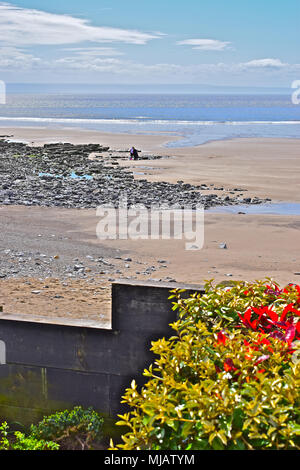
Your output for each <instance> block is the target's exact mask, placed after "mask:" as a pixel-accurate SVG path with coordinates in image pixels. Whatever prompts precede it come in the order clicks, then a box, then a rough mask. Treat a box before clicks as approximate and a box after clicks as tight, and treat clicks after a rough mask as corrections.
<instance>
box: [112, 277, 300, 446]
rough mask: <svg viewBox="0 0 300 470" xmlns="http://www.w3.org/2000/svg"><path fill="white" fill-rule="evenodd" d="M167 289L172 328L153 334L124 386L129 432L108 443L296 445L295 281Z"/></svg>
mask: <svg viewBox="0 0 300 470" xmlns="http://www.w3.org/2000/svg"><path fill="white" fill-rule="evenodd" d="M171 297H172V298H173V299H174V298H175V300H176V301H175V302H174V309H177V310H178V311H179V312H178V314H179V319H178V321H176V322H175V323H173V324H172V325H171V326H172V328H173V330H174V331H175V333H176V335H175V336H172V337H171V338H170V339H168V340H166V339H165V338H162V339H160V340H159V341H156V342H153V343H152V348H151V350H152V351H153V352H154V353H155V354H157V355H158V356H159V357H158V359H157V360H156V361H155V363H154V364H153V365H151V366H150V368H149V370H145V371H144V375H145V376H146V377H148V382H147V383H146V384H145V385H144V387H142V389H141V390H140V391H138V390H137V387H136V384H135V382H134V381H133V382H132V384H131V387H130V388H128V389H127V390H126V392H125V395H124V397H123V403H126V404H128V405H129V406H130V407H132V408H133V411H131V412H130V413H126V414H124V415H122V416H120V418H121V420H120V421H119V422H118V423H117V424H119V425H122V426H124V425H125V426H127V427H128V433H127V434H125V435H123V436H122V439H123V444H119V445H117V446H114V444H113V443H111V449H123V450H133V449H137V450H139V449H148V450H150V449H154V450H159V449H170V450H173V449H177V450H189V449H190V450H195V449H215V450H218V449H239V450H240V449H300V421H299V414H300V412H299V401H300V397H299V382H300V374H299V372H300V364H299V361H298V359H297V354H296V353H297V351H298V352H299V341H298V342H297V341H295V340H297V338H298V337H299V324H300V323H299V321H298V318H297V317H298V315H300V312H299V310H298V305H299V304H300V302H299V298H300V290H299V286H288V287H287V288H285V289H279V287H278V286H277V285H276V284H274V283H273V284H271V285H269V284H267V283H266V282H263V281H259V282H256V283H253V284H250V283H248V284H246V283H236V284H235V285H234V286H233V287H232V288H224V286H223V287H221V286H220V287H217V288H213V287H212V285H211V284H208V285H207V286H206V294H204V295H203V296H199V295H195V296H192V297H191V298H189V299H185V300H184V299H181V297H180V291H174V292H173V295H172V296H171ZM252 307H253V310H252Z"/></svg>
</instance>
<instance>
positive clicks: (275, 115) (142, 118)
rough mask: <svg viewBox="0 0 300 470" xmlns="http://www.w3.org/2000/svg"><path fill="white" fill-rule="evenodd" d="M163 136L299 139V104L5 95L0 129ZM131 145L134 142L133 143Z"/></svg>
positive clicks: (226, 98) (222, 97)
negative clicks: (61, 129) (35, 127)
mask: <svg viewBox="0 0 300 470" xmlns="http://www.w3.org/2000/svg"><path fill="white" fill-rule="evenodd" d="M10 126H11V127H12V126H42V127H51V128H62V127H68V128H78V127H79V128H85V129H91V130H98V131H99V132H113V133H127V134H162V135H164V134H167V135H170V136H175V137H179V140H176V141H172V139H170V141H169V142H168V143H167V144H166V146H167V147H170V148H171V147H185V146H193V145H200V144H203V143H205V142H209V141H212V140H224V139H232V138H241V137H268V138H269V137H277V138H300V105H294V104H292V101H291V95H289V94H286V95H279V94H273V95H272V94H266V95H263V94H257V95H254V94H244V95H243V94H241V93H239V94H236V95H234V94H231V95H230V94H158V93H155V94H142V93H140V94H124V93H123V94H117V93H105V94H104V93H91V94H88V93H66V92H63V93H43V92H42V93H41V92H39V93H33V92H31V93H20V92H19V93H9V94H8V95H7V102H6V104H0V127H10ZM133 145H134V143H133Z"/></svg>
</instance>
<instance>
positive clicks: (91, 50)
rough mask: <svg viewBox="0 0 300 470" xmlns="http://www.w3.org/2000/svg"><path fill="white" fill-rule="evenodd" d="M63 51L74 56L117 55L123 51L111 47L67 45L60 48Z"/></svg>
mask: <svg viewBox="0 0 300 470" xmlns="http://www.w3.org/2000/svg"><path fill="white" fill-rule="evenodd" d="M62 50H63V51H65V52H70V53H74V56H75V55H76V56H79V57H80V58H81V57H99V56H107V57H111V56H119V55H124V54H123V52H120V51H117V50H116V49H113V48H112V47H68V48H64V49H62Z"/></svg>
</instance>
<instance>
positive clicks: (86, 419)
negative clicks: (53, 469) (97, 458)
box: [30, 406, 103, 450]
mask: <svg viewBox="0 0 300 470" xmlns="http://www.w3.org/2000/svg"><path fill="white" fill-rule="evenodd" d="M102 426H103V418H101V417H100V415H99V414H98V413H97V412H96V411H94V410H93V409H92V408H88V409H87V410H85V409H83V408H82V407H81V406H76V407H75V408H74V409H73V410H71V411H69V410H65V411H61V412H57V413H55V414H52V415H50V416H46V417H44V419H43V420H42V421H41V422H40V423H39V424H38V425H32V426H31V428H30V436H31V437H34V438H36V439H46V440H51V441H54V442H57V443H59V444H60V449H64V448H65V449H68V450H75V449H81V450H87V449H91V448H93V445H94V443H95V441H99V440H100V439H101V437H102Z"/></svg>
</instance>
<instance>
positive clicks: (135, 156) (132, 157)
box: [130, 147, 139, 160]
mask: <svg viewBox="0 0 300 470" xmlns="http://www.w3.org/2000/svg"><path fill="white" fill-rule="evenodd" d="M138 158H139V154H138V151H137V149H136V148H135V147H131V149H130V160H138Z"/></svg>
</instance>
